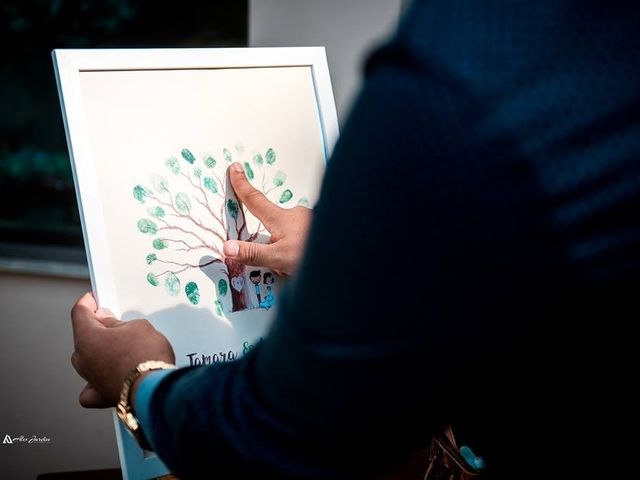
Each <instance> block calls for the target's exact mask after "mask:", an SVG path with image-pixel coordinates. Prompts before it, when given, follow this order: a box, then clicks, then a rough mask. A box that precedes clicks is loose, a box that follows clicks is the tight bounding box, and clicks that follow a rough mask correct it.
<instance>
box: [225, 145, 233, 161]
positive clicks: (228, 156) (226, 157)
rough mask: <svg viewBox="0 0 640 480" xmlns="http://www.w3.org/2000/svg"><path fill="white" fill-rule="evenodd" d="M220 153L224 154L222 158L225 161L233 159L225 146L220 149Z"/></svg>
mask: <svg viewBox="0 0 640 480" xmlns="http://www.w3.org/2000/svg"><path fill="white" fill-rule="evenodd" d="M222 155H224V159H225V161H226V162H227V163H231V162H232V161H233V157H232V156H231V152H230V151H229V150H227V149H226V148H223V149H222Z"/></svg>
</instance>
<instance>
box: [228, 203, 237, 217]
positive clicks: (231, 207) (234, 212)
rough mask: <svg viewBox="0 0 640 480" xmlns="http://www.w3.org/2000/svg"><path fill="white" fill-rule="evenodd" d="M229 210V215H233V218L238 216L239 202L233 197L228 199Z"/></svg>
mask: <svg viewBox="0 0 640 480" xmlns="http://www.w3.org/2000/svg"><path fill="white" fill-rule="evenodd" d="M227 210H228V211H229V215H231V218H233V219H237V218H238V211H239V209H238V202H235V201H233V200H231V199H229V200H227Z"/></svg>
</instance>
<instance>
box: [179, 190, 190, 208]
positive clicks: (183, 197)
mask: <svg viewBox="0 0 640 480" xmlns="http://www.w3.org/2000/svg"><path fill="white" fill-rule="evenodd" d="M176 208H177V209H178V211H179V212H180V213H188V212H189V210H191V200H189V195H187V194H186V193H182V192H180V193H177V194H176Z"/></svg>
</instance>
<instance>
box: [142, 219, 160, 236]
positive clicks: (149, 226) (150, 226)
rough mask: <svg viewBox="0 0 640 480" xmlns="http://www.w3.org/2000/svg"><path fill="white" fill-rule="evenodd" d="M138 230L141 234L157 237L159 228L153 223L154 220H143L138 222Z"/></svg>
mask: <svg viewBox="0 0 640 480" xmlns="http://www.w3.org/2000/svg"><path fill="white" fill-rule="evenodd" d="M138 230H140V232H141V233H146V234H147V235H155V234H156V233H158V226H157V225H156V224H155V223H154V222H153V220H149V219H148V218H141V219H140V220H138Z"/></svg>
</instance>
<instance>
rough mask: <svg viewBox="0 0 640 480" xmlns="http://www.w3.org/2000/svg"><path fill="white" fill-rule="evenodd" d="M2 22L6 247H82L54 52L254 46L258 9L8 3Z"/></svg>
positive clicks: (0, 139)
mask: <svg viewBox="0 0 640 480" xmlns="http://www.w3.org/2000/svg"><path fill="white" fill-rule="evenodd" d="M0 24H1V25H2V34H1V35H2V38H1V39H0V44H1V45H3V47H2V48H3V50H4V51H3V55H2V57H3V58H2V66H1V67H0V79H1V82H0V84H1V85H2V89H1V90H0V105H1V108H2V111H1V112H0V243H4V244H21V245H46V246H72V247H73V246H76V247H82V232H81V229H80V220H79V217H78V210H77V205H76V199H75V193H74V187H73V179H72V176H71V167H70V164H69V159H68V155H67V145H66V139H65V133H64V126H63V123H62V116H61V113H60V104H59V100H58V92H57V89H56V82H55V76H54V71H53V64H52V61H51V50H53V49H55V48H125V47H126V48H152V47H156V48H162V47H167V48H170V47H171V48H180V47H225V46H246V45H247V30H248V28H247V25H248V6H247V0H226V1H195V0H181V1H179V2H176V1H174V2H167V1H157V0H156V1H134V0H104V1H87V0H85V1H78V0H28V1H8V2H7V1H4V2H3V3H2V6H1V7H0ZM10 250H11V249H10V248H8V247H7V248H5V249H4V251H5V252H6V251H10Z"/></svg>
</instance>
